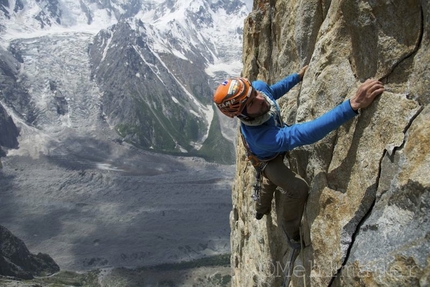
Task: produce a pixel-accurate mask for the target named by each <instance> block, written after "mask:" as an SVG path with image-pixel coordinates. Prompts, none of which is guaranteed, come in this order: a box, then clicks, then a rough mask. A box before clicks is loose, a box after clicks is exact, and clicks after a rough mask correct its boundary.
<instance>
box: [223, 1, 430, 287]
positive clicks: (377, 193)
mask: <svg viewBox="0 0 430 287" xmlns="http://www.w3.org/2000/svg"><path fill="white" fill-rule="evenodd" d="M429 15H430V5H429V3H428V1H425V0H422V1H419V0H408V1H401V0H394V1H352V0H343V1H342V0H340V1H339V0H338V1H316V0H312V1H311V0H306V1H305V0H302V1H300V0H297V1H286V0H278V1H262V0H255V1H254V8H253V12H252V13H251V14H250V15H249V17H248V18H247V19H246V21H245V28H244V48H243V49H244V54H243V62H244V70H243V75H244V76H246V77H249V78H250V79H252V80H254V79H257V78H258V79H263V80H266V81H267V82H268V83H274V82H276V81H277V80H280V79H281V78H282V77H284V76H286V75H288V74H290V73H292V72H297V71H298V70H299V69H300V67H302V66H303V65H305V64H309V69H308V71H307V73H306V75H305V77H304V80H303V82H302V83H301V84H299V85H298V86H296V87H295V88H294V89H293V90H291V91H290V92H289V93H288V94H287V95H286V96H284V98H283V99H281V100H280V105H281V109H282V113H283V116H284V119H285V120H286V121H287V122H288V123H295V122H304V121H309V120H312V119H314V118H316V117H317V116H319V115H322V114H323V113H324V112H326V111H328V110H330V109H331V108H333V107H334V106H336V105H337V104H339V103H341V102H342V101H344V100H346V99H348V98H350V97H352V96H353V95H354V93H355V91H356V89H357V87H358V86H359V84H360V83H361V82H363V81H364V80H365V79H367V78H377V79H381V80H382V81H383V82H384V84H385V89H386V91H385V92H384V93H383V95H381V96H380V97H379V98H378V99H377V100H376V101H375V102H374V103H373V104H372V106H371V107H369V108H368V109H366V110H363V111H362V112H361V114H360V115H359V116H358V117H356V118H355V119H353V120H352V121H350V122H348V123H347V124H345V125H344V126H342V127H341V128H339V129H338V130H336V131H334V132H332V133H331V134H329V135H328V136H327V137H325V138H324V139H323V140H321V141H320V142H318V143H315V144H313V145H309V146H304V147H301V148H297V149H295V150H293V151H291V152H289V153H288V154H287V156H286V161H288V163H289V165H290V166H291V168H292V169H293V170H294V171H296V172H297V173H299V174H300V175H301V176H302V177H304V178H305V179H306V180H307V181H308V183H309V184H310V186H311V190H310V197H309V200H308V204H307V208H306V212H305V216H304V221H305V224H304V228H303V230H304V238H305V241H306V242H307V243H308V244H310V245H309V246H308V247H307V248H305V249H304V251H303V252H302V254H301V255H300V256H299V257H298V259H297V260H296V262H295V264H296V268H295V270H294V271H295V272H294V274H293V275H294V276H293V278H292V280H291V281H292V284H293V285H294V286H303V285H307V286H377V285H384V286H428V284H430V283H429V282H430V278H429V274H430V268H429V263H428V262H429V260H430V257H429V250H430V236H429V234H430V223H429V221H428V213H429V209H430V195H429V191H430V176H429V174H428V170H429V165H430V153H429V151H430V142H429V140H430V131H429V128H428V124H429V122H430V110H429V107H428V104H429V101H430V92H429V87H430V85H429V83H430V73H429V71H430V68H429V65H428V63H429V60H430V53H429V41H430V37H429V36H430V32H429V31H430V27H429V24H430V19H429ZM238 143H239V145H238V147H237V171H236V179H235V183H234V187H233V195H232V199H233V211H232V213H231V229H232V233H231V234H232V236H231V248H232V258H231V261H232V262H231V263H232V267H233V269H234V277H233V286H281V284H282V282H283V275H284V272H285V271H286V267H287V266H288V263H289V262H287V261H288V258H287V257H288V256H286V254H288V251H289V250H288V247H287V245H286V240H285V237H284V236H283V234H282V233H281V232H280V230H279V229H278V228H277V226H278V220H280V219H277V218H276V213H275V210H276V208H279V206H278V207H277V206H276V203H275V202H274V203H273V204H274V208H272V214H271V216H269V217H264V219H263V220H261V221H256V220H255V219H254V213H255V207H254V203H253V202H252V199H251V193H252V184H253V183H254V182H253V178H254V175H253V173H254V172H253V168H252V166H251V165H250V164H249V163H247V161H246V158H245V151H244V148H243V147H242V146H241V144H240V141H238ZM280 198H281V196H280V194H277V199H280Z"/></svg>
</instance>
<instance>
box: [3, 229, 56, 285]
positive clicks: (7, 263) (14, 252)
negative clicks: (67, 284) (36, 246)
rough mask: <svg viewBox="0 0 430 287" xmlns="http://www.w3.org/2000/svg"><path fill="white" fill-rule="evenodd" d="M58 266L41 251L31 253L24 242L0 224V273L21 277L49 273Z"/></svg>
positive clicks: (28, 277)
mask: <svg viewBox="0 0 430 287" xmlns="http://www.w3.org/2000/svg"><path fill="white" fill-rule="evenodd" d="M59 270H60V267H59V266H58V265H57V264H56V263H55V262H54V260H52V258H51V257H50V256H49V255H47V254H43V253H38V254H37V255H34V254H31V253H30V251H29V250H28V249H27V246H26V245H25V243H24V242H23V241H22V240H20V239H19V238H17V237H16V236H14V235H13V234H12V233H11V232H10V231H9V230H7V228H5V227H3V226H1V225H0V274H1V275H6V276H10V277H15V278H21V279H33V278H34V276H41V275H51V274H53V273H55V272H58V271H59Z"/></svg>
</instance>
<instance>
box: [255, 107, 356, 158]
mask: <svg viewBox="0 0 430 287" xmlns="http://www.w3.org/2000/svg"><path fill="white" fill-rule="evenodd" d="M356 115H357V112H355V111H354V110H353V109H352V108H351V104H350V102H349V100H347V101H345V102H343V103H342V104H340V105H338V106H337V107H335V108H334V109H332V110H331V111H329V112H327V113H325V114H323V115H322V116H320V117H318V118H316V119H315V120H312V121H309V122H305V123H298V124H294V125H292V126H285V127H282V128H279V127H270V128H267V129H264V131H263V132H262V133H260V134H259V136H258V138H259V139H258V140H257V141H256V148H257V149H258V150H260V151H261V152H263V151H264V153H267V152H276V153H278V152H285V151H289V150H292V149H293V148H295V147H298V146H302V145H307V144H312V143H315V142H317V141H319V140H321V139H322V138H323V137H325V136H326V135H327V134H328V133H330V132H331V131H333V130H335V129H337V128H338V127H340V126H341V125H342V124H344V123H345V122H347V121H348V120H350V119H352V118H353V117H354V116H356Z"/></svg>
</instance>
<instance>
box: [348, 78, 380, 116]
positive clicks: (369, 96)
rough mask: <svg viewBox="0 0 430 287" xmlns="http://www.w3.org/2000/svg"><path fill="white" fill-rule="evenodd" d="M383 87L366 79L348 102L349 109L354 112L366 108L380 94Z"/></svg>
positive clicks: (377, 82)
mask: <svg viewBox="0 0 430 287" xmlns="http://www.w3.org/2000/svg"><path fill="white" fill-rule="evenodd" d="M383 91H384V85H383V84H382V82H380V81H378V80H375V79H368V80H366V81H365V82H364V83H363V84H361V85H360V87H359V88H358V90H357V92H356V93H355V96H354V97H353V98H352V99H351V100H350V103H351V107H352V109H353V110H354V111H357V110H358V109H364V108H366V107H368V106H369V105H370V104H371V103H372V102H373V100H374V99H375V98H376V97H377V96H379V95H380V94H382V92H383Z"/></svg>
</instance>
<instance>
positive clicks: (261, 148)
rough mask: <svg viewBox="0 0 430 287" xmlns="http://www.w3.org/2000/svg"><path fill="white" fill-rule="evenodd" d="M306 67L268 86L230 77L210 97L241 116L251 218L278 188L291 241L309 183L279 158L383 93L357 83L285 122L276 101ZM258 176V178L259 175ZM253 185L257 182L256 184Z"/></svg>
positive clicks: (266, 209)
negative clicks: (252, 174)
mask: <svg viewBox="0 0 430 287" xmlns="http://www.w3.org/2000/svg"><path fill="white" fill-rule="evenodd" d="M307 68H308V66H304V67H303V68H302V69H301V70H300V71H299V72H298V73H293V74H291V75H289V76H287V77H285V78H284V79H282V80H280V81H279V82H277V83H275V84H273V85H268V84H267V83H265V82H263V81H260V80H258V81H254V82H252V83H251V82H249V80H248V79H246V78H234V79H229V80H226V81H224V82H223V83H222V84H220V85H219V86H218V88H217V89H216V91H215V94H214V96H213V101H214V102H215V104H216V105H217V107H218V108H219V110H220V111H221V112H222V113H223V114H225V115H227V116H229V117H231V118H233V117H237V118H239V119H240V122H241V124H240V131H241V136H242V140H243V143H244V145H245V147H246V149H247V155H248V159H249V160H250V161H251V163H252V164H253V165H254V167H255V168H256V170H257V182H258V181H260V178H261V188H258V186H257V188H256V192H257V194H255V195H254V196H253V197H254V200H256V219H258V220H260V219H261V218H262V217H263V216H264V214H268V213H270V209H271V201H272V198H273V193H274V191H275V189H276V188H277V187H279V188H281V189H282V192H283V194H285V196H286V200H285V202H286V204H287V205H288V206H287V208H286V211H285V214H284V215H283V216H284V218H283V221H284V223H283V225H284V226H283V228H284V231H285V233H286V235H287V237H288V240H289V241H290V245H291V244H296V243H297V242H299V241H300V231H299V227H300V222H301V218H302V214H303V210H304V205H305V203H306V199H307V197H308V190H309V186H308V184H307V182H306V181H305V180H304V179H303V178H302V177H300V176H299V175H298V174H296V173H294V172H292V171H291V170H290V169H289V168H288V167H287V166H286V165H285V164H284V162H283V159H284V155H285V153H286V152H287V151H289V150H292V149H293V148H295V147H298V146H302V145H307V144H312V143H314V142H317V141H319V140H320V139H322V138H323V137H324V136H326V135H327V134H328V133H329V132H331V131H332V130H335V129H336V128H338V127H339V126H341V125H342V124H344V123H345V122H347V121H348V120H350V119H351V118H353V117H354V116H356V115H357V114H358V110H359V109H362V108H366V107H367V106H369V105H370V104H371V103H372V101H373V100H374V99H375V97H376V96H378V95H380V94H381V93H382V92H383V91H384V86H383V84H382V83H381V82H380V81H378V80H374V79H369V80H367V81H365V82H364V83H362V84H361V85H360V87H359V88H358V90H357V92H356V93H355V95H354V96H353V97H352V98H351V99H350V100H346V101H344V102H343V103H342V104H340V105H338V106H337V107H335V108H334V109H332V110H331V111H329V112H327V113H325V114H324V115H322V116H320V117H319V118H317V119H314V120H312V121H309V122H306V123H298V124H293V125H291V126H288V125H286V124H285V123H284V122H283V121H282V118H281V115H280V109H279V106H278V104H277V103H276V100H277V99H279V98H280V97H282V96H283V95H284V94H286V93H287V92H288V91H289V90H290V89H291V88H293V87H294V86H295V85H296V84H298V83H299V82H300V81H302V79H303V76H304V74H305V72H306V70H307ZM260 175H261V177H260ZM257 185H258V184H257Z"/></svg>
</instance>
